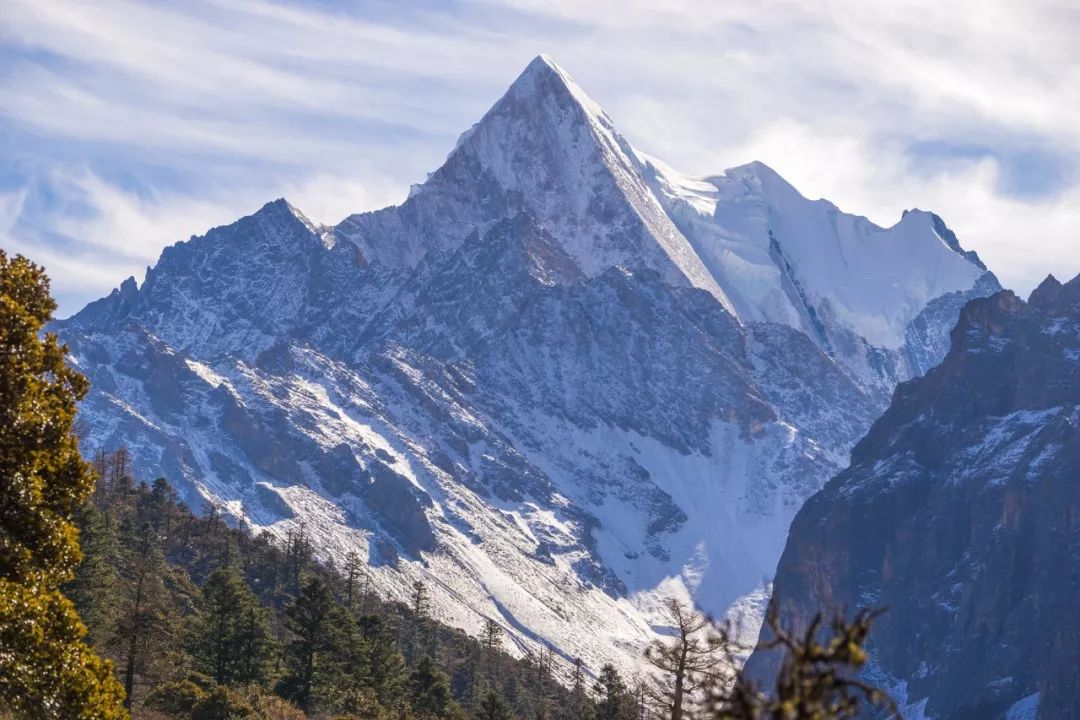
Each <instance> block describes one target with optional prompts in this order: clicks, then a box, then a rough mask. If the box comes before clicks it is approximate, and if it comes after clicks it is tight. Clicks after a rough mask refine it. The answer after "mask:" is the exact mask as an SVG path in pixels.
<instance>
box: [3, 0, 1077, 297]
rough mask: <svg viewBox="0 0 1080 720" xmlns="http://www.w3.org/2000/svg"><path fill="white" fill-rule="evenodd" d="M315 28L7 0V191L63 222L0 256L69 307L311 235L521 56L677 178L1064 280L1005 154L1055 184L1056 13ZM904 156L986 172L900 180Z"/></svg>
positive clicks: (740, 7) (967, 8) (244, 5)
mask: <svg viewBox="0 0 1080 720" xmlns="http://www.w3.org/2000/svg"><path fill="white" fill-rule="evenodd" d="M328 7H332V6H322V5H320V6H319V8H315V7H310V6H304V5H302V4H290V3H287V2H284V1H282V0H279V1H278V2H270V3H258V2H248V1H246V0H195V1H193V2H191V3H184V4H145V3H140V2H134V1H133V0H101V2H96V3H94V4H93V5H86V4H83V3H76V2H70V1H67V0H56V1H54V2H50V3H40V2H31V1H30V0H9V2H8V3H6V4H5V11H4V20H3V22H2V23H0V45H3V46H4V47H3V49H4V51H5V57H6V58H7V60H5V62H4V65H3V66H0V92H2V93H3V95H4V98H5V102H4V103H3V104H2V105H0V130H2V131H3V132H4V133H5V134H10V136H11V138H12V139H13V140H12V142H11V143H8V145H11V146H15V147H17V148H21V149H22V152H23V157H22V159H21V160H20V161H19V162H14V161H12V162H13V165H12V167H9V168H8V170H9V174H13V175H16V176H18V177H20V178H21V179H22V181H23V182H24V184H25V185H26V186H27V187H29V188H34V187H37V186H39V185H41V184H42V183H45V184H47V185H48V186H49V187H52V188H57V187H62V188H64V192H71V193H72V194H73V195H75V196H77V197H78V198H79V202H78V203H77V207H72V206H69V205H67V204H64V203H59V204H55V205H54V206H53V207H51V208H47V209H41V208H38V209H37V210H36V211H35V212H34V213H31V214H29V215H28V210H27V205H26V203H24V200H25V198H23V199H20V200H19V202H18V203H17V204H11V205H10V207H9V206H8V200H5V205H4V207H0V211H3V212H4V213H5V214H6V215H10V214H11V213H15V215H16V216H17V218H21V219H19V220H18V222H16V221H15V220H12V221H11V222H10V223H8V225H9V226H10V228H9V231H8V232H7V233H6V237H5V239H4V242H5V243H6V244H8V245H11V246H14V245H12V244H13V243H18V245H19V246H20V247H27V246H30V247H32V248H33V249H35V250H36V251H37V252H38V253H39V256H41V257H48V258H50V260H51V261H52V262H53V265H54V266H55V267H56V268H58V270H59V273H60V274H58V275H57V280H56V285H57V286H58V288H60V287H61V286H62V288H63V290H64V292H65V293H66V297H69V298H70V300H69V301H68V302H69V303H76V302H81V301H84V300H86V299H89V298H91V297H93V296H95V295H100V294H101V293H103V292H105V291H107V290H108V289H109V287H112V286H113V285H115V284H116V282H117V281H118V280H119V279H120V278H121V277H122V275H121V274H117V275H116V276H115V277H113V276H112V275H111V273H113V272H115V271H118V270H123V271H124V273H128V274H130V273H129V268H131V269H132V270H136V269H139V268H134V267H133V266H134V265H135V264H139V265H140V266H141V265H143V264H146V263H147V262H151V261H152V260H153V258H154V257H155V256H156V254H157V252H158V251H159V250H160V248H161V247H162V246H164V245H166V244H170V243H172V242H175V241H177V240H181V239H184V238H186V237H187V236H188V235H190V234H192V233H201V232H203V231H205V230H206V229H207V228H208V227H209V226H210V225H211V224H215V223H221V222H226V221H228V220H231V219H233V218H235V217H237V216H239V215H242V214H246V213H249V212H251V211H253V210H254V209H256V208H257V207H259V205H261V204H262V202H264V201H266V200H269V199H272V198H274V197H277V196H286V197H288V198H290V200H291V201H292V202H293V203H294V204H295V205H297V206H298V207H300V208H301V209H302V210H304V211H305V213H307V214H308V215H309V216H311V217H312V218H313V219H315V220H317V221H321V222H328V223H329V222H336V221H337V220H340V219H341V218H342V217H343V216H344V215H346V214H348V213H349V212H353V211H359V210H364V209H371V208H374V207H377V206H380V205H382V204H386V203H388V202H393V201H397V200H400V199H401V198H402V197H404V194H405V193H406V192H407V188H408V185H409V184H410V183H411V182H415V181H417V180H419V179H422V177H423V175H424V173H425V171H428V170H432V169H434V168H435V167H436V166H437V165H438V164H439V163H440V162H441V160H442V158H443V157H444V156H445V154H446V152H447V151H448V150H449V149H450V147H451V145H452V143H453V138H454V137H455V136H456V135H457V134H458V133H459V132H461V131H462V130H464V129H466V128H467V127H468V126H469V124H471V123H472V122H474V121H475V120H476V119H477V118H478V117H479V116H480V115H481V114H482V113H483V111H484V110H486V108H487V107H488V106H490V104H491V103H492V102H494V100H495V99H496V98H497V97H498V95H499V94H500V93H501V92H502V90H503V89H504V88H505V86H506V85H507V84H508V83H509V82H510V81H511V80H512V79H513V77H514V76H515V75H516V73H517V72H518V71H519V70H520V69H521V68H522V67H524V65H525V64H526V63H527V62H528V60H529V59H530V58H531V57H532V56H533V55H535V54H536V53H537V52H539V51H541V50H543V51H546V52H548V53H550V54H551V55H553V56H554V57H555V59H556V60H557V61H559V62H560V64H562V65H564V66H565V67H567V68H568V69H569V70H570V71H571V72H573V73H574V75H575V76H576V77H577V79H578V81H579V82H580V83H581V84H582V85H583V86H584V87H585V88H586V90H587V91H588V92H590V94H592V95H593V96H594V97H595V98H596V99H597V100H598V101H599V102H600V103H601V104H603V105H605V106H606V107H607V108H608V110H609V111H610V112H611V114H612V116H613V117H614V118H615V121H616V123H618V124H619V126H620V128H621V129H622V130H623V131H624V133H625V134H626V135H627V136H628V137H629V138H630V139H631V140H632V141H633V142H634V143H635V144H636V145H638V146H639V147H641V148H642V149H643V150H645V151H647V152H650V153H653V154H656V155H657V156H659V157H661V158H663V159H665V160H666V161H668V162H670V163H671V164H672V165H674V166H676V167H679V168H680V169H683V170H686V171H688V172H692V173H697V174H702V175H705V174H711V173H715V172H718V171H720V170H721V169H723V168H725V167H729V166H732V165H737V164H741V163H744V162H747V161H749V160H751V159H760V160H763V161H765V162H767V163H769V164H770V165H772V166H773V167H774V168H776V169H777V170H778V171H779V172H780V173H781V174H783V175H784V176H785V177H787V178H788V179H789V180H791V181H792V182H793V183H794V184H795V185H796V186H797V187H799V188H800V190H802V191H803V193H804V194H806V195H808V196H810V197H818V196H824V197H828V198H829V199H831V200H833V201H834V202H836V203H837V204H838V205H840V206H841V207H843V208H844V209H846V210H849V211H853V212H859V213H862V214H866V215H868V216H869V217H871V218H872V219H874V220H875V221H877V222H880V223H884V224H888V223H891V222H894V221H895V220H896V219H897V218H898V217H899V214H900V212H901V211H902V210H903V209H905V208H908V207H914V206H920V207H924V208H927V209H933V210H935V211H937V212H938V213H939V214H941V215H942V216H943V217H944V218H945V220H946V222H948V223H949V225H950V226H951V227H952V228H953V229H954V230H955V231H956V232H957V234H958V235H959V236H960V240H961V242H962V243H963V244H964V245H965V246H968V247H973V248H974V249H976V250H978V251H979V252H980V253H981V254H982V255H983V257H984V259H985V260H986V261H987V262H988V264H990V265H991V268H992V269H994V270H995V271H996V272H997V273H998V274H999V276H1000V277H1001V278H1002V280H1003V282H1005V283H1006V284H1009V285H1013V286H1016V287H1017V288H1018V289H1020V290H1027V289H1029V288H1030V287H1031V286H1032V285H1033V284H1034V283H1035V282H1037V281H1038V279H1040V278H1041V277H1042V276H1043V275H1045V274H1046V273H1047V272H1050V271H1053V272H1055V273H1057V274H1059V275H1062V276H1070V275H1071V274H1072V273H1074V272H1076V271H1077V270H1080V267H1078V266H1080V254H1078V253H1077V252H1076V251H1075V250H1074V249H1073V248H1072V247H1071V242H1070V240H1071V229H1072V228H1073V227H1075V226H1076V221H1077V220H1078V219H1080V218H1077V213H1078V211H1077V210H1075V209H1074V208H1077V207H1080V202H1078V201H1080V189H1078V188H1077V186H1076V185H1075V184H1073V185H1068V184H1066V185H1064V186H1062V187H1060V188H1058V189H1057V191H1056V192H1051V193H1049V194H1047V193H1043V194H1041V195H1040V194H1039V193H1033V194H1031V195H1024V196H1023V197H1018V196H1013V195H1010V194H1008V193H1007V192H1006V191H1005V190H1003V188H1004V187H1006V186H1007V185H1008V183H1005V182H1003V178H1008V177H1011V175H1010V172H1011V170H1010V168H1009V167H1007V166H1006V164H1007V163H1008V162H1009V158H1010V157H1012V156H1014V155H1015V154H1017V153H1022V152H1025V151H1027V150H1032V149H1034V150H1036V151H1038V152H1039V153H1041V154H1042V155H1040V156H1044V155H1048V154H1050V155H1053V156H1055V157H1060V158H1061V159H1062V161H1063V163H1064V165H1065V166H1069V165H1070V164H1078V158H1080V126H1078V125H1077V124H1076V123H1075V118H1076V117H1077V116H1078V115H1080V94H1078V93H1077V91H1076V88H1078V87H1080V63H1077V62H1076V61H1075V50H1074V47H1075V40H1074V39H1075V36H1076V33H1077V31H1078V30H1080V6H1077V5H1076V4H1075V3H1072V2H1068V1H1066V0H1039V1H1037V2H1027V3H1018V2H1015V1H1013V0H983V1H980V2H974V1H973V0H957V1H956V2H949V3H941V2H939V1H938V0H905V1H903V2H896V1H893V0H860V1H858V2H856V1H855V0H849V1H847V2H841V1H840V0H824V2H821V3H805V2H795V1H794V0H773V1H768V2H765V1H762V2H719V3H718V2H706V1H705V0H700V1H695V2H691V1H690V0H669V2H665V3H657V2H654V1H653V0H618V1H617V2H616V0H593V1H591V2H588V3H581V2H578V1H577V0H573V1H571V0H544V1H543V2H541V1H540V0H470V1H468V2H463V3H459V4H456V5H454V6H452V8H453V12H451V11H450V10H449V9H447V8H442V7H439V6H436V7H434V8H432V7H428V8H426V9H424V8H423V6H413V5H411V4H410V5H397V4H394V5H391V4H385V5H383V4H378V3H365V4H363V5H361V6H353V7H352V8H351V9H350V12H348V13H346V12H345V11H343V10H334V9H327V8H328ZM371 9H374V11H382V12H383V13H384V14H383V15H382V16H379V14H378V13H377V12H374V11H373V12H369V13H368V15H367V16H366V17H365V16H362V14H363V12H365V10H371ZM387 13H389V14H387ZM54 141H56V142H54ZM917 143H930V144H934V143H937V144H939V145H940V146H941V147H942V148H946V149H947V148H949V147H953V146H971V147H975V148H982V149H983V152H981V153H957V154H956V155H955V156H950V155H949V154H948V152H945V153H944V154H943V156H942V157H940V158H936V160H935V162H933V163H930V164H922V165H920V164H919V162H918V160H919V158H918V157H915V156H913V155H912V150H911V148H912V146H913V145H915V144H917ZM24 146H25V147H24ZM102 148H105V150H102ZM27 158H29V160H28V159H27ZM27 166H29V167H30V170H26V167H27ZM84 166H87V167H89V168H91V169H90V170H84V169H83V167H84ZM72 168H78V169H77V170H72ZM2 169H3V167H2V166H0V170H2ZM1039 171H1040V169H1039V168H1038V167H1037V166H1036V167H1035V168H1034V170H1031V169H1030V168H1029V169H1028V170H1027V172H1036V173H1038V172H1039ZM132 176H135V178H136V181H135V182H131V181H130V179H131V177H132ZM120 177H123V178H125V179H124V180H120V179H118V178H120ZM105 178H109V179H108V180H106V179H105ZM8 185H9V186H10V183H9V184H8ZM1050 185H1051V186H1053V183H1050ZM134 188H138V189H137V190H136V189H134ZM16 195H17V196H20V197H21V193H19V194H16ZM15 197H16V196H11V198H15ZM11 198H9V199H10V200H11V203H14V199H11ZM11 208H15V209H14V210H12V209H11ZM11 228H14V229H11ZM57 238H59V240H58V239H57ZM91 261H92V262H91ZM86 263H90V264H89V266H87V265H86ZM82 267H85V268H87V269H86V271H85V272H81V271H80V268H82ZM65 309H67V310H74V309H75V307H71V306H69V307H66V308H65Z"/></svg>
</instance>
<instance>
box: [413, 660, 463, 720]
mask: <svg viewBox="0 0 1080 720" xmlns="http://www.w3.org/2000/svg"><path fill="white" fill-rule="evenodd" d="M409 698H410V701H411V704H412V708H413V710H415V711H416V712H417V713H418V714H419V715H422V716H427V717H440V718H441V717H446V716H447V714H448V713H449V711H450V709H451V706H452V704H453V695H452V693H451V692H450V679H449V678H448V677H447V676H446V673H444V672H443V671H441V670H439V669H438V668H437V667H435V663H434V662H433V661H432V659H431V658H430V657H428V656H427V655H425V656H424V657H422V658H420V662H418V663H417V664H416V667H414V668H413V670H412V673H411V674H410V675H409Z"/></svg>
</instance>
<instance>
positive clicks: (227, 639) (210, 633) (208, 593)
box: [191, 567, 273, 685]
mask: <svg viewBox="0 0 1080 720" xmlns="http://www.w3.org/2000/svg"><path fill="white" fill-rule="evenodd" d="M272 648H273V638H272V637H271V635H270V627H269V624H268V622H267V618H266V613H265V611H264V610H263V608H261V607H260V606H259V601H258V598H256V597H255V593H253V592H252V591H251V588H249V587H248V586H247V584H246V583H245V582H244V580H243V578H241V577H240V575H239V573H237V571H236V570H235V568H232V567H224V568H219V569H218V570H215V571H214V572H213V573H212V574H211V575H210V577H209V578H207V580H206V583H205V584H204V585H203V588H202V597H201V602H200V607H199V614H198V616H197V617H196V619H195V622H194V626H193V632H192V645H191V650H192V655H193V656H194V657H195V660H196V668H197V669H198V670H200V671H201V672H204V673H206V674H207V675H209V676H210V677H212V678H213V679H214V681H215V682H217V683H219V684H221V685H233V684H251V683H259V682H261V681H262V680H263V679H264V678H265V676H266V665H267V662H268V661H269V656H270V653H271V651H272Z"/></svg>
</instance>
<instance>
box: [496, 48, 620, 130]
mask: <svg viewBox="0 0 1080 720" xmlns="http://www.w3.org/2000/svg"><path fill="white" fill-rule="evenodd" d="M530 97H531V98H534V99H545V98H566V99H571V100H573V101H574V102H576V103H577V104H578V105H580V106H581V108H582V109H583V110H584V111H585V112H586V113H587V114H589V115H591V116H593V117H596V118H599V117H602V116H605V115H606V113H605V112H604V109H603V108H602V107H600V105H599V104H598V103H597V102H596V101H595V100H593V99H592V98H591V97H589V96H588V94H587V93H586V92H585V91H584V90H583V89H582V88H581V86H580V85H578V84H577V82H576V81H575V80H574V78H573V77H572V76H571V75H570V73H568V72H567V71H566V70H564V69H563V68H562V67H560V66H559V65H558V63H556V62H555V61H554V60H552V59H551V57H550V56H549V55H546V54H544V53H540V54H539V55H537V56H536V57H535V58H533V59H532V61H531V62H530V63H529V64H528V65H526V66H525V69H524V70H522V71H521V74H520V75H518V77H517V79H516V80H514V82H513V83H511V85H510V87H509V89H508V90H507V91H506V94H505V95H504V96H503V98H502V100H500V101H499V103H497V104H496V106H495V107H496V108H497V107H498V106H499V105H501V104H503V102H505V101H506V100H507V98H513V99H514V100H516V101H522V100H524V99H526V98H530ZM492 109H493V110H494V109H495V108H492ZM608 123H609V124H610V121H608Z"/></svg>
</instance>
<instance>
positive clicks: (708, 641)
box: [645, 598, 728, 720]
mask: <svg viewBox="0 0 1080 720" xmlns="http://www.w3.org/2000/svg"><path fill="white" fill-rule="evenodd" d="M664 610H665V615H666V619H667V621H668V623H669V625H670V627H671V628H672V630H673V631H674V633H673V636H672V639H671V640H670V641H667V642H665V641H662V640H657V641H655V642H653V643H652V644H651V645H650V646H649V648H648V651H647V652H646V653H645V658H646V659H647V660H648V661H649V663H650V664H651V665H652V666H653V668H655V669H656V671H657V672H656V673H655V674H654V676H653V682H652V686H651V688H649V690H650V693H649V694H650V695H651V696H652V699H653V700H654V701H655V702H656V704H657V705H658V706H659V707H660V708H661V709H662V711H663V715H664V717H665V718H668V719H669V720H683V717H684V716H687V717H694V716H696V714H695V713H693V712H692V710H693V706H695V705H697V704H700V703H701V701H702V700H704V697H703V691H704V690H705V688H707V687H711V686H712V685H713V680H714V675H715V673H716V672H717V671H718V669H719V667H720V663H721V659H722V656H723V652H724V651H725V650H726V649H727V647H726V643H727V642H728V640H727V636H726V633H722V632H720V630H718V629H717V628H716V627H715V626H714V625H713V623H712V621H711V620H709V619H708V618H707V617H705V616H704V615H702V614H701V613H699V612H697V611H695V610H694V609H693V607H691V606H690V605H688V604H686V603H683V602H680V601H678V600H676V599H674V598H669V599H668V600H667V601H665V603H664Z"/></svg>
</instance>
